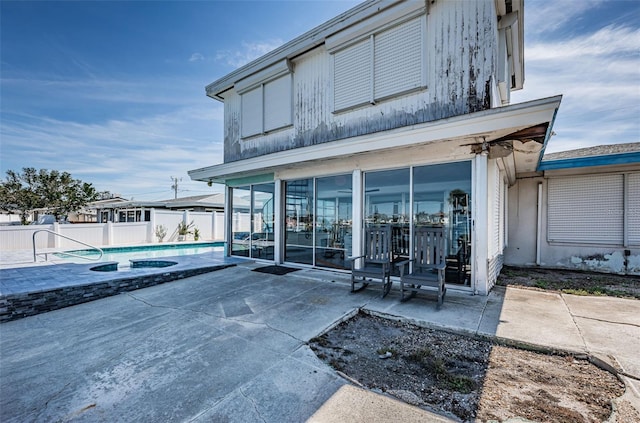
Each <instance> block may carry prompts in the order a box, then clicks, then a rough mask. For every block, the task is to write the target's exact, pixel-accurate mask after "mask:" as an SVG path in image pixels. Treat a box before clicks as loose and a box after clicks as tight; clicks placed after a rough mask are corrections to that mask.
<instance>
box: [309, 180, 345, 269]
mask: <svg viewBox="0 0 640 423" xmlns="http://www.w3.org/2000/svg"><path fill="white" fill-rule="evenodd" d="M351 181H352V179H351V175H338V176H331V177H326V178H317V179H316V224H315V247H316V248H315V264H316V266H321V267H331V268H338V269H346V268H350V266H351V264H350V263H348V262H347V261H346V259H347V258H348V257H349V256H350V255H351V246H352V244H353V242H352V239H351V222H352V216H351V212H352V208H351V205H352V200H351V197H352V189H351Z"/></svg>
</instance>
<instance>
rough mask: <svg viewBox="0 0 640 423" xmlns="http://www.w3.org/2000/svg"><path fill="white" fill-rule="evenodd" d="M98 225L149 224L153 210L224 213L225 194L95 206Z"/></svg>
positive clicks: (118, 202) (120, 202)
mask: <svg viewBox="0 0 640 423" xmlns="http://www.w3.org/2000/svg"><path fill="white" fill-rule="evenodd" d="M95 209H96V214H97V216H98V223H105V222H114V223H116V222H149V221H151V209H155V210H179V211H185V210H187V211H193V212H214V211H217V212H221V213H222V212H224V193H217V194H208V195H196V196H192V197H183V198H176V199H171V200H164V201H117V202H110V203H109V202H107V203H102V204H96V205H95Z"/></svg>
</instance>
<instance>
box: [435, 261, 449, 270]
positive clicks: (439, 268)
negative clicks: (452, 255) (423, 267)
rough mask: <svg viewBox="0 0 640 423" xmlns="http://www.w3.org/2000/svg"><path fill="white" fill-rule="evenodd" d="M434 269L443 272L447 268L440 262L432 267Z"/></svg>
mask: <svg viewBox="0 0 640 423" xmlns="http://www.w3.org/2000/svg"><path fill="white" fill-rule="evenodd" d="M433 268H434V269H438V270H444V269H446V268H447V263H445V262H442V263H440V264H436V265H434V266H433Z"/></svg>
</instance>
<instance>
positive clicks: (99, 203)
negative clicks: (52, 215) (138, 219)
mask: <svg viewBox="0 0 640 423" xmlns="http://www.w3.org/2000/svg"><path fill="white" fill-rule="evenodd" d="M128 201H129V200H127V199H125V198H122V197H120V196H118V195H114V196H112V197H110V198H103V199H100V200H96V201H92V202H90V203H88V204H87V205H86V206H84V207H83V208H82V209H80V210H79V211H77V212H71V213H69V215H68V216H67V220H68V221H69V222H71V223H96V222H99V221H98V213H97V210H98V209H102V208H105V207H116V206H117V205H118V204H123V203H127V202H128Z"/></svg>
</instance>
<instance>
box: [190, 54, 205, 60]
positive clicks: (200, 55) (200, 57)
mask: <svg viewBox="0 0 640 423" xmlns="http://www.w3.org/2000/svg"><path fill="white" fill-rule="evenodd" d="M203 60H204V56H203V55H202V54H200V53H193V54H192V55H191V57H189V61H190V62H201V61H203Z"/></svg>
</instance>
